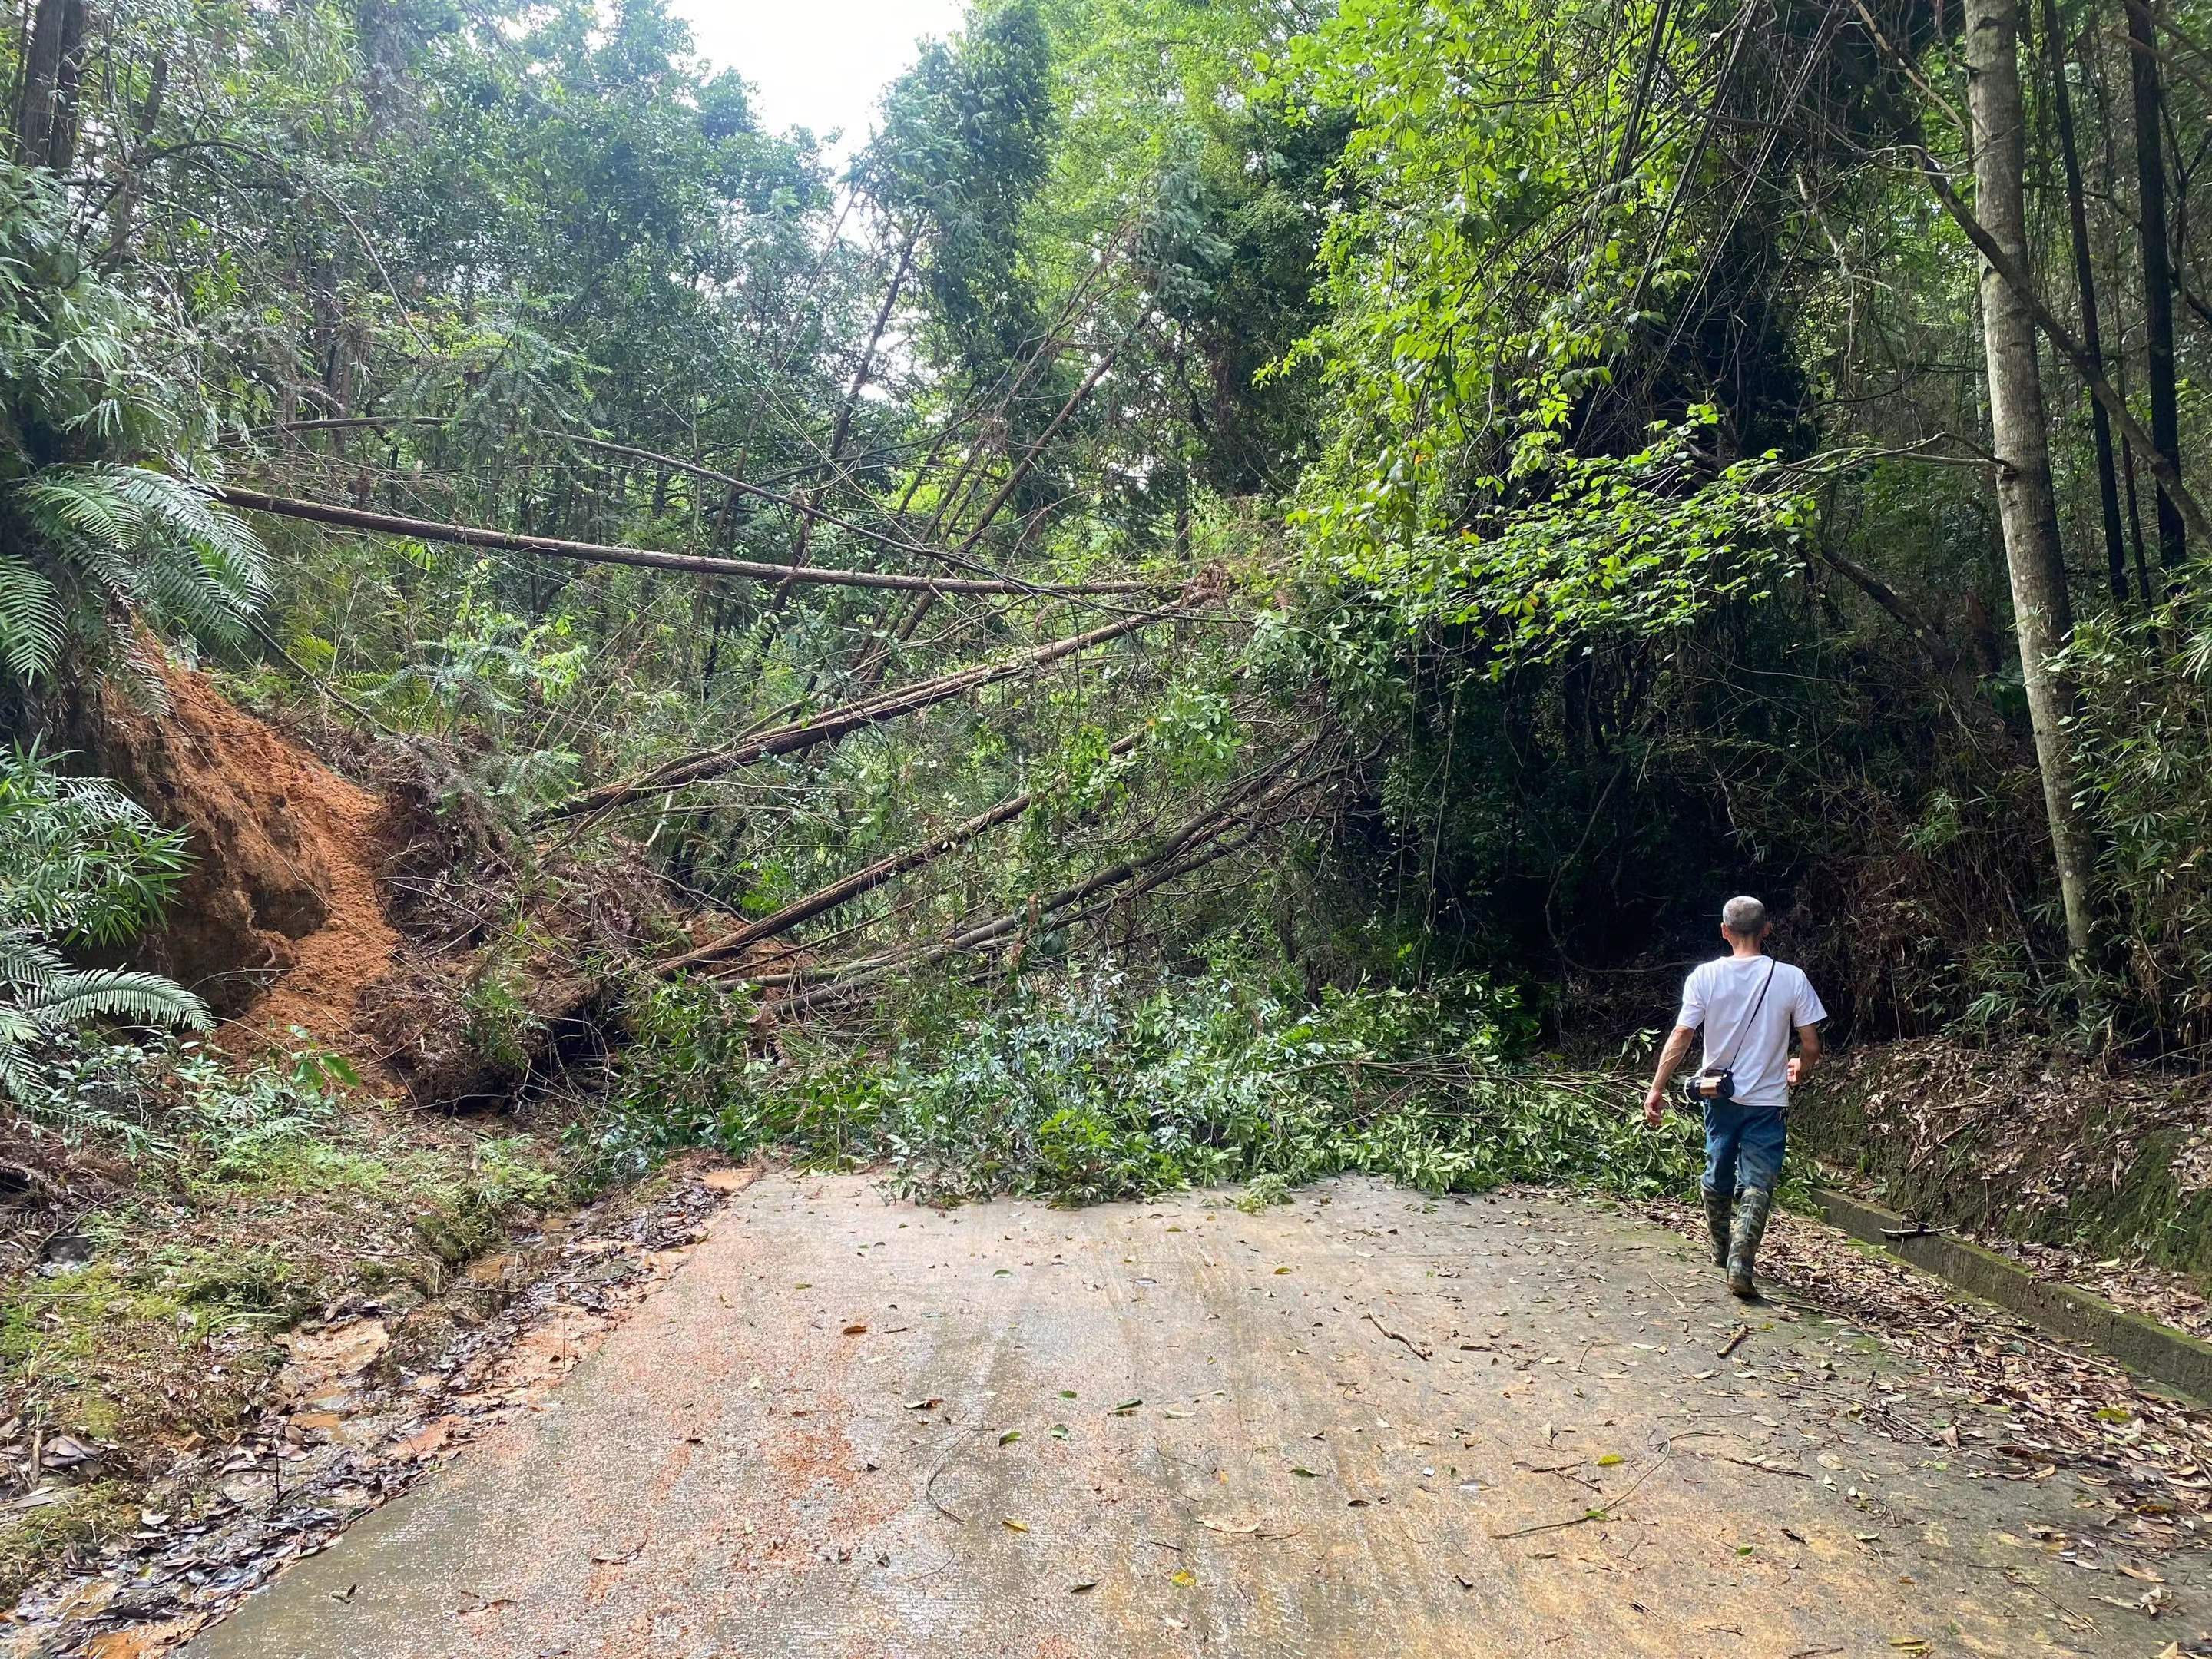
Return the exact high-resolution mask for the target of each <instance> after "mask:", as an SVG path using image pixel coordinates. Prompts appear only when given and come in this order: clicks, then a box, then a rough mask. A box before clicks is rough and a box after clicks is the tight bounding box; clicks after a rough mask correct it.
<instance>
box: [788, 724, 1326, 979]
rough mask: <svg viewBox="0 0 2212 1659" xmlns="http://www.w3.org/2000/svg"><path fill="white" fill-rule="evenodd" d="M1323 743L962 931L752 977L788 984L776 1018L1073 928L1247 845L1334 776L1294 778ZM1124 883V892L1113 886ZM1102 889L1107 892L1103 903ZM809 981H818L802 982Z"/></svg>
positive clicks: (1313, 742) (1319, 773)
mask: <svg viewBox="0 0 2212 1659" xmlns="http://www.w3.org/2000/svg"><path fill="white" fill-rule="evenodd" d="M1320 744H1321V739H1320V738H1308V739H1307V740H1306V741H1305V742H1304V743H1302V744H1299V745H1298V746H1297V748H1295V749H1293V750H1291V752H1290V753H1289V754H1287V755H1285V756H1284V757H1282V759H1280V760H1279V761H1277V762H1275V763H1273V765H1271V766H1268V767H1267V768H1265V769H1262V770H1261V771H1259V772H1257V773H1255V774H1254V775H1252V776H1250V777H1249V778H1247V779H1245V780H1243V781H1242V782H1240V783H1238V784H1237V786H1235V787H1233V788H1231V790H1230V791H1229V792H1228V793H1226V794H1225V796H1223V798H1222V799H1219V800H1218V801H1216V802H1215V803H1214V804H1213V805H1211V806H1209V807H1208V808H1206V811H1202V812H1200V813H1198V814H1196V815H1195V816H1194V817H1190V818H1188V819H1186V820H1185V821H1184V822H1183V823H1181V824H1180V825H1178V826H1177V827H1176V829H1174V830H1173V831H1171V832H1170V834H1169V835H1168V836H1167V838H1166V839H1165V840H1164V841H1163V842H1161V843H1160V844H1159V845H1158V847H1156V848H1153V849H1152V851H1150V852H1148V853H1146V854H1141V855H1139V856H1135V857H1131V858H1126V859H1121V860H1117V861H1116V862H1115V863H1113V864H1110V865H1108V866H1105V867H1104V868H1103V869H1100V870H1097V871H1094V872H1092V873H1091V874H1090V875H1088V876H1086V877H1085V878H1083V879H1082V880H1081V881H1079V882H1077V883H1075V884H1073V885H1072V886H1068V887H1063V888H1061V889H1060V890H1059V891H1057V892H1054V893H1049V894H1043V895H1039V896H1034V897H1032V898H1031V899H1030V901H1029V902H1027V903H1026V904H1024V905H1021V906H1020V907H1018V908H1015V909H1012V910H1006V911H1002V912H1001V913H1000V914H999V915H995V916H992V917H990V918H988V919H987V920H986V921H981V922H978V923H976V924H975V925H974V926H973V927H966V928H963V929H962V930H961V931H960V932H959V933H956V934H954V935H953V936H952V937H951V938H950V939H941V940H938V941H936V942H934V943H932V944H927V945H913V946H910V947H908V948H907V949H904V950H901V951H890V952H888V953H886V954H884V955H883V956H879V957H863V958H861V959H860V960H857V961H854V962H848V963H840V964H838V965H837V966H836V967H833V968H830V969H826V970H824V972H823V973H822V974H821V975H814V974H810V973H806V972H798V973H793V974H788V975H761V976H759V977H757V978H756V979H754V981H753V982H754V983H755V984H758V985H763V986H769V985H777V984H781V985H782V986H784V987H788V992H789V994H787V995H786V996H785V997H784V998H783V999H782V1000H780V1001H778V1002H776V1003H774V1004H772V1005H771V1006H770V1009H769V1012H774V1013H775V1014H778V1015H783V1014H793V1013H801V1012H805V1011H806V1010H808V1009H810V1008H812V1007H815V1006H819V1005H820V1004H822V1003H824V1002H828V1001H831V1000H835V999H836V998H837V997H840V996H842V995H844V994H847V993H848V992H851V991H854V990H858V989H860V988H862V987H865V986H867V985H870V984H872V983H874V982H876V981H878V980H881V979H882V978H884V976H885V975H889V974H891V973H895V972H897V971H899V970H902V969H911V968H923V967H928V966H931V965H933V964H934V963H939V962H943V961H945V960H947V959H948V958H950V957H956V956H963V955H966V954H968V953H969V952H971V951H976V950H980V949H981V948H982V947H984V946H986V945H991V944H994V943H995V942H997V941H998V940H1000V939H1005V938H1006V937H1007V936H1008V935H1009V934H1012V933H1018V932H1019V931H1020V930H1021V929H1023V928H1024V927H1028V928H1030V929H1032V930H1034V931H1036V932H1046V931H1050V930H1053V929H1056V928H1060V927H1073V925H1075V924H1076V923H1077V922H1079V921H1086V920H1088V919H1090V918H1091V916H1093V915H1097V914H1098V913H1099V912H1100V911H1102V910H1103V909H1104V908H1106V907H1107V906H1108V905H1110V904H1113V903H1116V902H1121V900H1123V899H1127V898H1130V897H1133V896H1136V895H1137V894H1139V893H1146V892H1150V891H1152V890H1153V889H1154V888H1156V887H1159V886H1162V885H1164V884H1166V883H1168V882H1170V881H1172V880H1175V879H1176V878H1178V877H1180V876H1183V875H1187V874H1188V873H1190V872H1192V871H1194V870H1199V869H1202V868H1204V867H1205V866H1207V865H1209V864H1212V863H1214V862H1216V861H1217V860H1220V859H1224V858H1226V857H1227V856H1229V854H1231V853H1233V852H1236V851H1237V850H1239V849H1240V848H1243V847H1244V846H1247V845H1249V843H1250V842H1251V841H1252V840H1253V839H1254V837H1255V836H1257V835H1258V834H1260V833H1261V830H1262V829H1264V828H1265V827H1266V826H1265V825H1264V824H1262V823H1259V822H1257V821H1258V820H1259V819H1260V818H1261V817H1262V815H1264V814H1266V813H1267V812H1269V811H1272V809H1273V808H1275V807H1277V806H1279V805H1282V804H1284V803H1285V802H1286V801H1289V800H1291V799H1294V798H1295V797H1297V795H1300V794H1303V793H1305V792H1306V791H1307V790H1309V789H1311V788H1313V787H1316V785H1318V784H1320V783H1322V781H1325V780H1327V779H1328V777H1330V776H1331V775H1333V772H1334V769H1332V768H1328V767H1323V768H1322V769H1318V770H1316V771H1314V772H1310V773H1308V774H1306V775H1304V776H1303V777H1301V776H1297V775H1295V774H1296V772H1297V767H1298V765H1299V764H1300V763H1301V762H1303V761H1304V760H1305V759H1306V758H1307V757H1310V755H1311V754H1312V753H1313V752H1314V751H1315V750H1316V749H1317V748H1318V747H1319V746H1320ZM1246 826H1250V829H1249V833H1248V834H1246V835H1244V836H1237V837H1236V838H1235V839H1234V840H1233V841H1232V840H1231V839H1230V838H1231V835H1232V832H1234V831H1236V830H1237V829H1242V828H1245V827H1246ZM1122 888H1127V889H1128V891H1127V892H1122V891H1117V890H1118V889H1122ZM1102 894H1110V895H1111V896H1110V897H1109V898H1106V899H1104V900H1103V901H1101V900H1100V899H1099V896H1100V895H1102ZM809 979H813V980H816V981H817V982H816V983H814V984H812V985H811V986H809V985H806V984H805V981H807V980H809ZM802 987H803V988H802Z"/></svg>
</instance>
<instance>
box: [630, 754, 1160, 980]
mask: <svg viewBox="0 0 2212 1659" xmlns="http://www.w3.org/2000/svg"><path fill="white" fill-rule="evenodd" d="M1144 740H1145V734H1144V733H1143V732H1131V733H1130V734H1129V735H1128V736H1127V737H1126V738H1122V739H1121V741H1120V742H1118V743H1116V744H1114V745H1113V747H1111V748H1110V749H1109V750H1107V751H1106V752H1107V753H1108V754H1109V755H1111V756H1114V757H1121V756H1123V755H1127V754H1132V753H1133V752H1134V751H1135V750H1136V747H1137V745H1138V744H1140V743H1142V742H1143V741H1144ZM1035 800H1036V791H1035V790H1030V789H1025V790H1024V791H1023V792H1022V793H1019V794H1018V795H1009V796H1008V797H1006V799H1004V800H1002V801H1000V803H999V804H998V805H995V806H993V807H991V808H990V809H989V810H987V811H982V812H978V813H977V814H976V815H975V817H972V818H969V819H967V820H966V821H965V822H964V823H957V824H955V825H954V826H953V827H952V828H951V829H947V830H945V831H944V832H943V833H942V834H940V835H938V836H933V837H932V838H931V839H930V840H928V841H926V842H922V843H921V845H920V846H918V847H910V848H907V849H906V850H905V851H904V852H901V853H894V854H891V856H890V857H889V858H887V859H878V860H877V861H876V862H875V863H873V864H872V865H870V866H868V867H867V868H866V869H865V870H856V871H854V872H853V873H852V874H851V875H849V876H847V877H845V878H842V880H838V881H833V882H831V883H830V884H829V885H828V886H826V887H821V888H817V889H816V890H814V891H813V892H811V893H809V894H808V895H807V896H805V898H801V899H795V900H793V902H791V903H789V904H787V905H785V906H784V907H783V908H781V910H778V911H776V912H775V914H774V915H767V916H763V917H761V918H760V919H759V920H758V921H750V922H747V923H746V924H745V925H744V927H739V928H737V929H735V930H734V931H732V932H731V933H725V934H723V935H722V936H721V937H720V939H714V940H711V941H709V942H708V943H707V944H705V945H700V946H699V947H698V948H697V949H696V950H693V951H685V952H684V954H683V955H681V956H676V957H669V958H667V959H666V960H665V961H664V962H659V963H654V964H653V971H654V972H655V973H659V974H673V973H680V972H683V971H684V970H685V969H692V968H700V967H704V966H705V965H707V964H708V963H714V962H720V961H724V960H726V959H727V958H728V957H734V956H736V955H737V954H738V952H739V951H744V950H745V949H746V948H747V947H748V946H750V945H758V944H760V943H761V942H763V940H766V939H781V937H782V936H783V935H784V934H786V933H789V932H791V930H792V929H793V928H794V927H802V926H804V925H805V923H807V922H810V921H813V920H814V918H815V917H817V916H820V915H827V914H828V913H829V912H830V911H832V910H835V909H837V908H840V907H842V906H843V905H847V904H850V903H851V902H853V901H854V899H857V898H860V896H863V895H864V894H867V893H872V892H873V891H874V890H876V889H877V888H878V887H881V886H882V885H883V884H884V883H885V882H888V881H894V880H896V879H897V878H899V877H901V876H902V875H904V874H906V873H907V872H908V871H909V870H916V869H919V868H921V866H923V865H925V864H927V863H929V862H931V861H932V860H935V859H939V858H942V857H944V856H945V854H947V853H950V852H953V851H955V850H957V848H963V847H965V846H966V845H968V843H969V842H972V841H974V840H975V838H976V837H977V836H981V835H983V834H985V833H986V832H987V831H989V830H992V829H996V828H998V826H999V825H1000V824H1002V823H1011V822H1012V820H1014V819H1015V818H1018V817H1021V815H1022V814H1023V813H1024V812H1026V811H1029V810H1030V805H1031V804H1032V803H1033V802H1034V801H1035Z"/></svg>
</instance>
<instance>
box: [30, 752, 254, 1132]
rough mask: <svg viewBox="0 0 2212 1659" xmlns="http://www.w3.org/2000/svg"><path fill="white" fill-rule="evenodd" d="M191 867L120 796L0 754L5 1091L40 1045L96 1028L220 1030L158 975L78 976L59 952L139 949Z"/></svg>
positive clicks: (203, 1009)
mask: <svg viewBox="0 0 2212 1659" xmlns="http://www.w3.org/2000/svg"><path fill="white" fill-rule="evenodd" d="M187 864H188V860H187V859H186V856H185V849H184V843H183V841H182V839H181V838H180V837H179V836H176V835H175V834H173V833H172V832H171V831H168V830H165V829H161V827H160V826H159V825H158V824H156V823H155V822H154V820H153V819H152V818H151V817H149V816H148V814H147V813H146V811H145V810H144V809H143V807H141V806H140V805H138V804H137V802H136V801H133V800H132V799H130V797H129V796H127V795H125V794H124V793H122V791H120V790H118V788H116V787H115V786H114V785H112V784H111V783H109V782H107V781H105V780H103V779H97V778H71V777H67V776H64V775H62V774H61V773H60V772H58V770H56V769H55V768H54V766H53V765H52V762H51V761H50V759H49V758H48V757H46V756H44V755H41V754H40V752H39V751H38V750H35V749H29V750H25V749H17V750H12V751H9V752H6V753H0V1092H12V1091H14V1090H15V1086H16V1085H17V1084H18V1083H20V1082H21V1080H22V1079H23V1077H24V1075H25V1073H26V1070H27V1067H28V1066H29V1064H30V1060H31V1054H32V1052H33V1047H34V1045H36V1044H37V1043H38V1042H40V1040H41V1039H42V1038H45V1037H48V1036H54V1035H56V1034H58V1033H59V1032H61V1031H64V1030H69V1029H70V1028H73V1027H76V1026H79V1025H83V1024H88V1023H90V1022H91V1021H93V1020H96V1019H121V1020H129V1021H131V1022H134V1023H136V1024H142V1025H183V1026H190V1027H192V1028H194V1029H196V1030H206V1029H207V1028H208V1026H209V1025H210V1024H212V1021H211V1019H210V1016H209V1013H208V1010H207V1005H206V1004H204V1003H203V1002H202V1001H201V1000H199V999H198V998H197V997H196V996H194V995H193V994H191V992H189V991H187V990H185V988H184V987H181V986H179V985H177V984H175V983H173V982H172V981H168V980H166V979H163V978H161V976H160V975H155V974H144V973H136V972H132V971H130V970H128V969H85V968H77V967H74V966H72V965H71V964H70V963H69V962H68V961H67V960H66V959H64V957H63V956H62V954H61V952H60V950H59V948H58V946H59V945H62V944H66V943H70V942H72V941H82V942H89V943H100V944H114V943H118V942H119V941H121V940H123V939H128V938H130V937H131V934H132V933H136V932H137V930H138V929H139V928H140V927H143V926H144V925H145V923H146V922H147V921H149V920H150V919H151V918H152V917H153V915H155V912H156V911H157V910H158V909H159V908H160V906H161V902H162V900H163V899H165V898H166V897H167V896H168V893H169V892H170V890H172V889H173V887H174V886H175V884H176V883H177V882H178V880H179V879H180V878H182V876H183V874H184V872H185V868H186V867H187Z"/></svg>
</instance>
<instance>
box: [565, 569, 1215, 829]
mask: <svg viewBox="0 0 2212 1659" xmlns="http://www.w3.org/2000/svg"><path fill="white" fill-rule="evenodd" d="M1174 614H1176V613H1173V612H1170V611H1139V612H1137V613H1135V614H1134V615H1133V616H1127V617H1122V618H1121V620H1120V621H1118V622H1114V623H1108V624H1106V625H1105V626H1104V627H1103V628H1094V629H1091V631H1090V632H1089V633H1087V634H1076V635H1071V636H1070V637H1068V638H1066V639H1064V640H1054V641H1052V643H1051V644H1049V645H1042V646H1039V647H1036V649H1035V650H1032V651H1024V652H1023V653H1021V654H1019V655H1018V656H1013V657H1008V658H1006V659H1002V660H1000V661H999V662H994V663H984V664H981V665H979V666H976V667H974V668H965V669H962V670H960V671H958V672H957V673H951V674H940V675H939V676H938V677H937V678H934V679H927V680H917V681H916V682H915V683H914V684H911V685H905V686H902V687H900V688H899V689H898V690H896V691H892V692H889V693H886V694H884V696H877V697H869V698H866V699H865V700H863V701H862V702H853V703H847V704H845V705H843V706H842V707H841V708H831V709H827V710H825V711H824V712H823V713H822V714H815V715H812V716H810V717H809V718H807V719H805V720H796V721H793V723H792V724H790V725H788V726H777V727H776V728H775V730H773V731H769V732H761V733H760V734H758V735H757V736H756V737H751V738H746V739H745V740H744V742H742V743H737V744H727V745H726V746H724V747H722V748H719V749H705V750H695V751H694V752H692V753H691V754H689V755H679V756H678V757H676V758H675V759H674V760H671V761H667V762H665V763H662V764H661V765H659V766H656V767H653V769H650V770H648V771H646V772H643V773H641V774H639V775H636V776H635V777H633V778H630V779H629V780H627V781H623V782H621V783H611V784H608V785H606V786H605V787H602V788H599V789H593V790H590V791H587V792H586V793H584V794H581V795H579V796H577V797H576V798H575V799H573V800H569V801H566V802H563V803H562V805H559V806H556V807H552V808H550V809H549V810H548V811H547V813H546V815H545V816H546V817H549V818H555V819H559V818H576V817H589V816H591V815H592V814H594V813H599V812H605V811H611V810H612V809H613V808H615V807H617V806H623V805H628V804H629V802H631V801H635V800H643V799H647V798H649V797H651V796H653V795H661V794H666V793H668V792H669V791H671V790H673V789H681V788H684V787H685V786H687V785H690V784H694V783H701V782H704V781H706V780H708V779H709V778H719V777H722V776H725V775H727V774H729V773H731V772H735V771H738V770H739V769H741V768H744V767H747V766H751V765H754V764H756V763H758V762H760V761H764V760H769V759H773V758H774V757H776V756H778V755H791V754H796V753H798V752H799V750H804V749H811V748H813V747H814V746H815V745H817V744H824V743H831V742H835V741H836V739H838V738H842V737H844V736H846V735H848V733H850V732H857V731H860V730H861V729H862V728H863V727H865V726H880V725H882V724H883V723H884V721H886V720H897V719H899V718H900V717H901V716H902V715H906V714H916V713H919V712H920V711H921V710H922V709H924V708H933V707H934V706H935V705H936V704H938V703H940V702H950V701H951V699H952V698H954V697H957V696H963V695H965V694H966V693H968V692H969V691H974V690H980V689H981V687H983V686H986V685H991V684H995V683H997V682H998V681H1000V680H1005V679H1011V678H1013V677H1014V676H1015V675H1017V674H1021V673H1025V672H1027V671H1029V670H1030V669H1033V668H1042V667H1043V666H1045V665H1047V664H1048V663H1055V662H1058V661H1059V660H1060V659H1061V658H1063V657H1072V656H1073V655H1075V654H1076V653H1078V652H1079V651H1087V650H1089V649H1090V648H1091V647H1093V646H1097V645H1103V644H1105V643H1106V642H1107V641H1109V640H1118V639H1120V638H1121V637H1123V636H1124V635H1129V634H1134V633H1136V632H1138V631H1139V629H1145V628H1149V627H1151V626H1152V624H1153V623H1158V622H1164V621H1167V620H1169V619H1170V617H1171V616H1173V615H1174Z"/></svg>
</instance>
